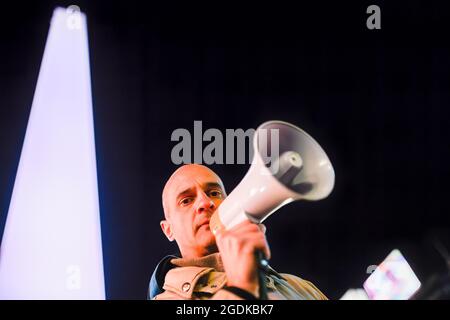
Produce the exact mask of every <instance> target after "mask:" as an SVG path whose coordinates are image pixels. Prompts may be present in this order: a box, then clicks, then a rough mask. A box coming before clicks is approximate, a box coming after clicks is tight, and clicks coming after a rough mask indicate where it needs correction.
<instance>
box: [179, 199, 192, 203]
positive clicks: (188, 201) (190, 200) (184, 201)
mask: <svg viewBox="0 0 450 320" xmlns="http://www.w3.org/2000/svg"><path fill="white" fill-rule="evenodd" d="M191 202H192V198H184V199H182V200H181V201H180V204H182V205H187V204H189V203H191Z"/></svg>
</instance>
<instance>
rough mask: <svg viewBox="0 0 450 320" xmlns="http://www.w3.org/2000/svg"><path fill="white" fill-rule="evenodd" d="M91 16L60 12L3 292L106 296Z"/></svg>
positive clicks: (5, 252)
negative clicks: (88, 19)
mask: <svg viewBox="0 0 450 320" xmlns="http://www.w3.org/2000/svg"><path fill="white" fill-rule="evenodd" d="M104 298H105V286H104V277H103V261H102V246H101V234H100V217H99V205H98V191H97V168H96V160H95V143H94V125H93V116H92V98H91V80H90V69H89V53H88V41H87V29H86V16H85V15H84V14H83V13H81V12H79V11H77V10H66V9H62V8H57V9H55V11H54V12H53V17H52V21H51V25H50V31H49V34H48V38H47V43H46V46H45V52H44V57H43V59H42V64H41V68H40V72H39V79H38V83H37V86H36V91H35V94H34V99H33V104H32V108H31V113H30V117H29V120H28V127H27V132H26V135H25V141H24V145H23V148H22V154H21V157H20V163H19V167H18V171H17V175H16V180H15V184H14V190H13V194H12V199H11V203H10V207H9V211H8V217H7V221H6V225H5V230H4V234H3V239H2V243H1V249H0V299H104Z"/></svg>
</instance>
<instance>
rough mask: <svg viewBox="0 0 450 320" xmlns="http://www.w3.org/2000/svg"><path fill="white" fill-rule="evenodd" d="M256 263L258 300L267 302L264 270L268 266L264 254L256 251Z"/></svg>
mask: <svg viewBox="0 0 450 320" xmlns="http://www.w3.org/2000/svg"><path fill="white" fill-rule="evenodd" d="M255 255H256V261H257V262H258V279H259V299H260V300H267V299H268V298H267V287H266V279H265V277H266V268H267V266H268V265H269V263H268V262H267V259H266V257H265V255H264V253H263V252H262V251H261V250H258V251H256V254H255Z"/></svg>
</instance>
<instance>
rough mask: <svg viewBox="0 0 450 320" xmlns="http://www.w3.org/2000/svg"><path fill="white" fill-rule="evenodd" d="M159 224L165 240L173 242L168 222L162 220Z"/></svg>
mask: <svg viewBox="0 0 450 320" xmlns="http://www.w3.org/2000/svg"><path fill="white" fill-rule="evenodd" d="M159 224H160V226H161V229H162V231H163V232H164V234H165V235H166V237H167V239H169V241H173V240H175V238H174V237H173V231H172V226H171V225H170V223H169V221H167V220H162V221H161V222H160V223H159Z"/></svg>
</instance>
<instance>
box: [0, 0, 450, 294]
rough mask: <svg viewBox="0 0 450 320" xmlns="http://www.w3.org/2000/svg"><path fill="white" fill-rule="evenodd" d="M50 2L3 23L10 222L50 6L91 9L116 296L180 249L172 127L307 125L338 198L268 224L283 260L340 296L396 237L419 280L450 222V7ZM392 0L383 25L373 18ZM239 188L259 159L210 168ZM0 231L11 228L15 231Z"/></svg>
mask: <svg viewBox="0 0 450 320" xmlns="http://www.w3.org/2000/svg"><path fill="white" fill-rule="evenodd" d="M143 3H144V2H143V1H142V2H136V1H121V2H117V3H114V2H111V1H89V2H88V1H79V2H76V1H71V2H64V1H59V2H58V1H39V4H38V3H35V1H33V2H30V4H24V3H22V4H16V5H14V6H7V7H5V9H4V14H2V20H1V21H0V36H1V37H0V39H1V41H0V48H1V50H0V58H1V64H0V217H1V223H0V227H2V226H3V224H4V221H5V219H6V215H7V211H8V206H9V200H10V197H11V193H12V188H13V184H14V178H15V174H16V169H17V165H18V161H19V157H20V150H21V146H22V142H23V138H24V135H25V130H26V124H27V119H28V114H29V111H30V107H31V102H32V98H33V93H34V88H35V85H36V81H37V77H38V72H39V66H40V61H41V58H42V54H43V51H44V46H45V40H46V36H47V32H48V27H49V21H50V17H51V13H52V11H53V9H54V7H56V6H57V5H58V4H60V5H63V6H66V5H68V4H78V5H79V6H80V7H81V9H82V10H83V11H84V12H86V13H87V15H88V27H89V45H90V57H91V73H92V90H93V102H94V117H95V129H96V145H97V164H98V180H99V194H100V209H101V221H102V236H103V251H104V261H105V277H106V289H107V297H108V298H111V299H143V298H145V296H146V289H147V285H148V280H149V277H150V275H151V272H152V270H153V268H154V266H155V265H156V263H157V262H158V261H159V259H160V258H162V257H163V256H164V255H166V254H168V253H172V252H176V247H175V246H174V244H172V243H169V242H167V241H166V239H165V237H164V236H163V234H162V232H161V231H160V227H159V221H160V219H161V218H162V206H161V203H160V193H161V190H162V187H163V185H164V183H165V180H166V179H167V177H168V176H169V175H170V174H171V172H172V171H173V170H174V169H175V166H174V165H173V164H172V163H171V159H170V152H171V149H172V147H173V146H174V145H175V143H174V142H171V141H170V136H171V133H172V131H173V130H175V129H177V128H186V129H188V130H190V131H191V132H193V124H194V120H202V121H203V127H204V129H207V128H218V129H220V130H225V129H226V128H232V129H235V128H244V129H247V128H255V127H256V126H257V125H258V124H260V123H262V122H264V121H266V120H271V119H280V120H285V121H288V122H292V123H294V124H296V125H298V126H300V127H302V128H303V129H305V130H306V131H307V132H308V133H310V134H311V135H312V136H313V137H315V138H316V140H318V141H319V142H320V143H321V145H322V147H323V148H324V149H325V150H326V152H327V154H328V156H329V158H330V160H331V162H332V163H333V165H334V168H335V171H336V185H335V189H334V191H333V193H332V194H331V195H330V196H329V197H328V198H327V199H325V200H323V201H320V202H298V203H294V204H291V205H289V206H287V207H284V208H282V209H281V210H279V212H277V213H276V214H275V215H273V216H272V217H270V218H269V219H268V220H267V223H266V224H267V226H268V232H267V236H268V239H269V242H270V245H271V249H272V252H273V258H272V261H271V264H272V265H273V267H274V268H275V269H277V270H279V271H282V272H288V273H293V274H296V275H299V276H301V277H304V278H306V279H308V280H311V281H312V282H313V283H315V284H316V285H317V286H318V287H319V288H320V289H321V290H322V291H323V292H324V293H325V294H327V295H328V296H329V297H330V298H339V297H340V296H341V295H342V294H343V293H344V292H345V291H346V290H347V289H348V288H350V287H361V286H362V283H363V281H364V280H365V279H366V277H367V274H366V268H367V266H369V265H373V264H377V263H379V262H381V260H383V259H384V257H385V256H387V254H388V253H389V252H390V251H391V250H392V249H394V248H399V249H400V250H401V251H402V252H403V253H404V254H405V256H406V258H407V259H408V260H409V261H410V262H411V264H412V266H413V268H414V270H416V271H417V274H418V276H419V278H420V279H421V280H423V281H424V280H426V278H427V277H429V276H430V275H431V274H432V273H433V272H436V271H438V270H440V269H442V268H443V261H442V260H439V257H438V256H437V254H436V252H435V250H434V249H433V247H432V245H431V239H432V238H433V237H436V236H439V237H442V238H445V237H446V236H447V237H448V233H449V228H450V218H449V209H450V208H449V203H448V198H447V197H448V194H449V192H450V187H449V183H448V181H449V178H450V167H449V165H448V164H449V163H450V148H449V143H448V139H449V137H450V111H449V108H450V81H449V79H450V77H449V76H450V46H449V40H448V39H449V37H448V32H446V23H448V21H450V20H449V12H450V11H449V10H446V8H444V7H443V5H442V3H443V2H430V1H403V2H402V3H400V2H397V1H396V2H395V4H393V3H392V1H376V2H367V1H362V2H358V3H357V2H355V3H352V2H348V1H345V2H343V1H339V2H337V1H334V2H332V1H330V3H332V4H328V3H326V2H323V1H320V2H316V4H315V5H312V4H302V5H301V6H292V5H282V4H278V5H276V6H275V4H274V3H273V2H272V3H268V4H261V3H259V4H255V5H247V6H245V7H243V6H242V4H233V5H232V4H227V5H225V4H223V5H222V6H220V5H216V6H211V5H206V4H197V5H195V6H194V5H192V4H183V5H182V4H180V3H172V4H168V5H166V6H164V7H163V6H156V5H152V6H148V5H147V6H144V4H143ZM370 4H378V5H380V7H381V12H382V29H381V30H375V31H370V30H368V29H367V28H366V27H365V21H366V18H367V14H366V13H365V11H366V8H367V6H368V5H370ZM212 168H213V169H214V170H216V171H217V172H218V173H219V175H220V176H221V177H222V178H223V180H224V182H225V185H226V186H227V189H228V191H231V190H232V189H233V188H234V187H235V186H236V185H237V183H238V182H239V181H240V179H241V178H242V177H243V176H244V174H245V173H246V171H247V170H248V165H215V166H213V167H212ZM2 229H3V228H1V229H0V230H2Z"/></svg>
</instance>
